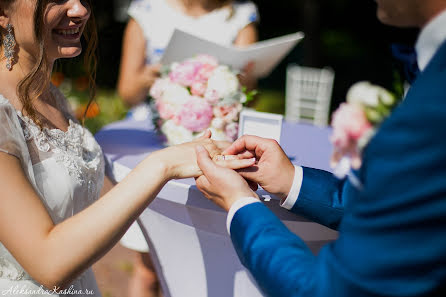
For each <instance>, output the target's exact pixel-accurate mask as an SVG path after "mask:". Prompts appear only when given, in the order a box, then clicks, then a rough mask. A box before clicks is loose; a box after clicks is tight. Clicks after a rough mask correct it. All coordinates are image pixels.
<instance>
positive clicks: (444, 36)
mask: <svg viewBox="0 0 446 297" xmlns="http://www.w3.org/2000/svg"><path fill="white" fill-rule="evenodd" d="M445 40H446V10H444V11H443V12H441V13H440V14H438V15H437V16H436V17H435V18H433V19H432V20H431V21H430V22H429V23H428V24H427V25H426V26H424V28H423V29H422V30H421V32H420V35H419V36H418V40H417V43H416V45H415V50H416V51H417V62H418V68H419V69H420V71H423V70H424V69H425V68H426V67H427V65H428V64H429V62H430V60H431V59H432V58H433V56H434V55H435V53H436V52H437V50H438V48H439V47H440V46H441V45H442V44H443V42H444V41H445Z"/></svg>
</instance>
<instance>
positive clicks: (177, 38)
mask: <svg viewBox="0 0 446 297" xmlns="http://www.w3.org/2000/svg"><path fill="white" fill-rule="evenodd" d="M303 37H304V34H303V33H302V32H297V33H293V34H289V35H284V36H281V37H277V38H272V39H268V40H264V41H260V42H257V43H255V44H253V45H251V46H248V47H245V48H238V47H234V46H229V47H228V46H223V45H219V44H217V43H214V42H212V41H208V40H204V39H201V38H199V37H196V36H194V35H191V34H189V33H186V32H183V31H181V30H178V29H175V31H174V33H173V35H172V37H171V38H170V41H169V44H168V45H167V48H166V50H165V51H164V54H163V56H162V58H161V63H162V64H170V63H173V62H180V61H183V60H185V59H187V58H190V57H193V56H196V55H198V54H209V55H212V56H214V57H216V58H217V59H218V61H219V62H220V63H221V64H226V65H230V66H232V67H233V68H234V69H242V68H243V67H244V66H245V65H246V64H247V63H248V62H254V63H255V66H254V76H256V77H259V78H262V77H265V76H267V75H268V74H269V73H270V72H271V71H272V70H273V69H274V67H275V66H276V65H277V64H278V63H279V62H280V61H281V60H282V59H283V58H284V57H285V56H286V55H287V54H288V53H289V52H290V51H291V50H292V49H293V48H294V47H295V46H296V44H297V43H298V42H299V41H301V40H302V38H303Z"/></svg>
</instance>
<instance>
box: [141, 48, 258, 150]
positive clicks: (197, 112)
mask: <svg viewBox="0 0 446 297" xmlns="http://www.w3.org/2000/svg"><path fill="white" fill-rule="evenodd" d="M149 95H150V97H152V98H153V100H152V107H153V108H152V110H153V111H154V113H153V119H154V122H155V126H156V127H157V129H158V131H160V132H161V134H163V135H164V136H165V138H166V144H168V145H175V144H180V143H183V142H188V141H191V140H193V139H194V138H196V137H198V136H200V135H201V134H202V133H203V132H204V131H205V130H207V129H209V130H211V132H212V139H215V140H227V141H234V140H235V139H236V138H237V135H238V119H239V113H240V111H241V110H242V107H243V105H244V104H246V103H247V102H249V101H250V100H251V99H252V98H253V96H254V95H255V91H250V92H247V91H246V88H244V87H242V86H241V85H240V82H239V80H238V77H237V72H236V71H233V70H232V69H231V68H230V67H228V66H226V65H220V64H219V63H218V61H217V59H215V58H214V57H212V56H209V55H198V56H195V57H193V58H190V59H187V60H185V61H183V62H180V63H173V64H171V65H169V66H165V67H164V68H163V71H162V75H161V77H160V78H159V79H157V80H156V81H155V83H154V84H153V86H152V87H151V89H150V91H149Z"/></svg>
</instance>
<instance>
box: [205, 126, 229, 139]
mask: <svg viewBox="0 0 446 297" xmlns="http://www.w3.org/2000/svg"><path fill="white" fill-rule="evenodd" d="M209 130H211V133H212V136H211V139H213V140H219V141H223V140H224V141H227V140H228V138H227V137H226V133H225V131H223V130H222V129H215V128H213V127H210V128H209Z"/></svg>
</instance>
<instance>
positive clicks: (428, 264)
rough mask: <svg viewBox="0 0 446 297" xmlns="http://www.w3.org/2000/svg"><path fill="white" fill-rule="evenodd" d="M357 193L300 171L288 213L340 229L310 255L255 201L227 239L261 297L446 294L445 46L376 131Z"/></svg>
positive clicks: (242, 211) (241, 212) (242, 212)
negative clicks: (294, 199) (295, 196)
mask: <svg viewBox="0 0 446 297" xmlns="http://www.w3.org/2000/svg"><path fill="white" fill-rule="evenodd" d="M358 175H359V178H360V179H361V181H362V183H363V189H362V190H358V189H356V188H355V187H353V186H352V185H351V183H350V182H349V181H345V182H339V181H337V180H336V179H335V178H333V176H332V175H331V174H329V173H327V172H323V171H320V170H316V169H310V168H304V175H303V176H304V177H303V184H302V188H301V193H300V194H299V197H298V199H297V202H296V204H295V205H294V207H293V208H292V211H293V212H295V213H297V214H303V215H305V216H307V217H309V218H310V219H312V220H314V221H316V222H319V223H322V224H324V225H326V226H330V227H332V228H336V229H338V230H339V232H340V233H339V239H338V240H337V241H335V242H333V243H331V244H328V245H326V246H325V247H323V248H322V250H321V251H320V253H319V255H318V256H314V255H313V254H312V253H311V252H310V250H309V249H308V248H307V247H306V245H305V244H304V242H303V241H302V240H301V239H300V238H299V237H297V236H296V235H294V234H293V233H291V232H290V231H288V229H287V228H286V227H285V226H284V225H283V224H282V223H281V222H280V221H279V220H278V219H277V218H276V217H275V216H274V215H273V214H272V213H271V212H270V211H269V210H268V209H267V208H266V207H265V206H264V205H262V204H261V203H255V204H250V205H248V206H245V207H243V208H241V209H240V210H239V211H238V212H237V213H236V214H235V216H234V218H233V221H232V224H231V238H232V241H233V244H234V246H235V249H236V251H237V253H238V255H239V257H240V259H241V261H242V263H243V264H244V265H245V266H246V267H247V268H248V269H249V270H250V271H251V273H252V275H253V276H254V278H255V279H256V280H257V282H258V284H259V285H260V287H261V288H262V290H263V291H264V292H265V293H266V295H267V296H280V297H291V296H311V297H319V296H343V297H345V296H353V297H361V296H446V43H444V44H443V45H442V47H441V48H440V49H439V50H438V52H437V53H436V55H435V57H434V58H433V60H432V61H431V63H430V64H429V65H428V67H427V68H426V69H425V71H424V72H423V73H422V74H421V75H420V77H419V78H418V79H417V80H416V81H415V83H414V84H413V85H412V88H411V89H410V91H409V93H408V94H407V96H406V99H405V100H404V101H403V102H402V103H401V104H400V106H399V107H398V108H397V109H396V110H395V111H394V112H393V114H392V115H391V117H390V118H388V119H387V120H386V121H385V122H384V123H383V124H382V126H381V128H380V130H379V131H378V133H377V134H376V135H375V137H374V138H373V139H372V140H371V141H370V143H369V145H368V146H367V148H366V150H365V152H364V155H363V166H362V168H361V170H360V171H359V172H358Z"/></svg>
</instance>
